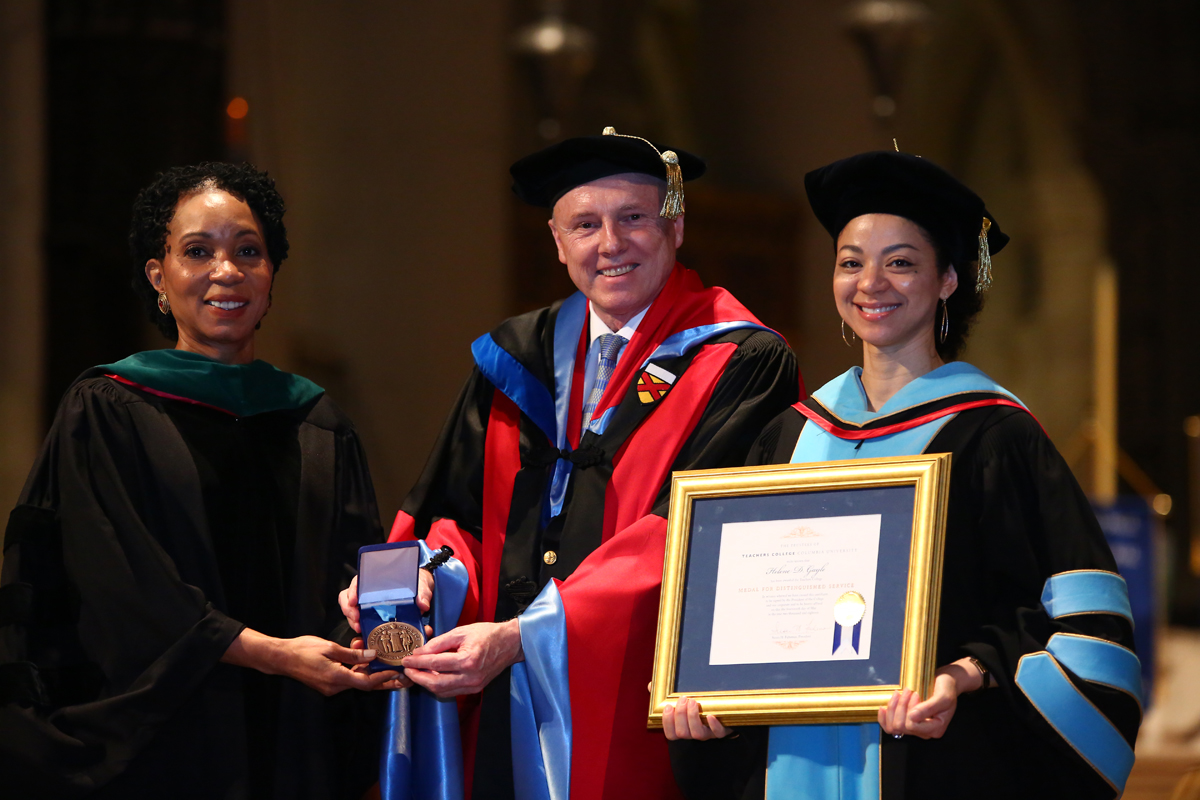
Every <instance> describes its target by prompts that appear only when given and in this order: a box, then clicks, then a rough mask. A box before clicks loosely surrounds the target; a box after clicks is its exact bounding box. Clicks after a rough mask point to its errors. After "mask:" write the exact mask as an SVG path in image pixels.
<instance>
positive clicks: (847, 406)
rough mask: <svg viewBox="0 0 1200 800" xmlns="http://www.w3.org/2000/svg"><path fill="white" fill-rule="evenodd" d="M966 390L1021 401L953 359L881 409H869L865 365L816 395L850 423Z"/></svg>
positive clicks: (834, 381)
mask: <svg viewBox="0 0 1200 800" xmlns="http://www.w3.org/2000/svg"><path fill="white" fill-rule="evenodd" d="M966 392H999V393H1000V394H1004V395H1007V396H1008V397H1010V398H1012V400H1013V401H1014V402H1017V403H1021V401H1020V400H1019V399H1018V398H1017V397H1016V395H1014V394H1013V393H1012V392H1010V391H1008V390H1007V389H1005V388H1004V387H1003V386H1001V385H1000V384H998V383H996V382H995V381H994V380H992V379H991V378H989V377H988V376H987V374H986V373H984V372H983V371H982V370H980V369H978V368H977V367H974V366H972V365H970V364H968V363H966V362H965V361H951V362H950V363H949V364H943V365H942V366H940V367H938V368H937V369H935V370H933V371H931V372H927V373H925V374H924V375H922V376H921V377H919V378H914V379H913V380H911V381H909V382H908V383H907V384H906V385H905V386H904V387H903V388H902V389H900V391H898V392H896V393H895V394H894V395H892V396H891V398H889V399H888V401H887V402H886V403H884V404H883V407H882V408H880V409H879V410H878V411H868V410H867V393H866V391H865V390H864V389H863V386H862V367H851V368H850V369H848V370H846V371H845V372H843V373H842V374H841V375H839V376H838V377H836V378H834V379H833V380H831V381H830V382H829V383H827V384H825V385H824V386H822V387H821V388H820V389H817V390H816V391H815V392H813V397H814V398H816V399H817V400H819V401H821V404H822V405H824V406H825V407H826V408H828V409H829V410H830V411H832V412H833V413H834V414H837V416H839V417H840V418H842V419H844V420H846V421H847V422H849V423H852V424H854V425H865V424H867V423H868V422H871V421H872V420H876V419H878V418H879V417H886V416H888V415H890V414H895V413H897V412H900V411H904V410H906V409H909V408H913V407H915V406H919V405H924V404H925V403H928V402H931V401H933V400H939V399H941V398H943V397H948V396H950V395H955V394H964V393H966ZM1021 405H1024V404H1023V403H1021ZM897 455H914V453H903V454H900V453H898V454H897Z"/></svg>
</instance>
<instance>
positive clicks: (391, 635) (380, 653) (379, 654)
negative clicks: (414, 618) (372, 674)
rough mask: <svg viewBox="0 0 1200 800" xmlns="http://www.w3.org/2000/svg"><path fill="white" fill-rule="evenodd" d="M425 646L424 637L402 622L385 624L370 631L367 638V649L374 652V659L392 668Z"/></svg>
mask: <svg viewBox="0 0 1200 800" xmlns="http://www.w3.org/2000/svg"><path fill="white" fill-rule="evenodd" d="M423 644H425V635H424V634H422V633H421V632H420V631H419V630H417V629H416V628H414V627H413V626H412V625H409V624H407V623H404V622H385V623H383V624H382V625H380V626H378V627H376V628H375V630H373V631H371V635H370V636H368V637H367V649H368V650H374V651H375V657H376V658H378V659H379V660H380V661H382V662H383V663H385V664H391V665H392V666H394V667H398V666H400V662H401V661H403V660H404V659H405V658H407V657H408V656H411V655H412V652H413V650H416V649H417V648H418V647H420V646H421V645H423Z"/></svg>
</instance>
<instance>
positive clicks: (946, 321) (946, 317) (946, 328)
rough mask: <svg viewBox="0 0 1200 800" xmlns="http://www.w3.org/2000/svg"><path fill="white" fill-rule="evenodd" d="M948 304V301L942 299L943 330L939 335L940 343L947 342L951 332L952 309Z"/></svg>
mask: <svg viewBox="0 0 1200 800" xmlns="http://www.w3.org/2000/svg"><path fill="white" fill-rule="evenodd" d="M946 306H947V303H946V301H945V300H942V330H941V333H940V334H939V335H938V344H945V343H946V337H947V336H948V335H949V334H950V310H949V309H948V308H947V307H946Z"/></svg>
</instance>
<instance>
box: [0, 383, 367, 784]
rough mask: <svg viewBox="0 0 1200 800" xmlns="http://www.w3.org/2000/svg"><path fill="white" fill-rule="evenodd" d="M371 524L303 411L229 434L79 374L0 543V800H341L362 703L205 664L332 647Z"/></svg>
mask: <svg viewBox="0 0 1200 800" xmlns="http://www.w3.org/2000/svg"><path fill="white" fill-rule="evenodd" d="M378 520H379V518H378V511H377V509H376V505H375V497H374V490H373V488H372V485H371V480H370V476H369V474H368V471H367V464H366V459H365V456H364V454H363V451H362V448H361V446H360V444H359V441H358V438H357V435H356V434H355V431H354V428H353V426H352V425H351V424H350V422H349V421H348V420H347V419H346V418H345V416H344V415H343V414H342V413H341V412H340V411H339V410H338V409H337V408H336V407H335V406H334V405H333V403H332V402H331V401H329V400H328V399H327V398H325V397H324V396H323V395H322V396H320V397H319V398H318V399H314V400H312V401H310V402H309V403H307V404H306V405H305V406H303V407H301V408H299V409H294V410H281V411H270V412H265V413H262V414H257V415H254V416H251V417H245V418H237V417H234V416H232V415H230V414H226V413H224V412H222V411H218V410H216V409H211V408H206V407H201V406H197V405H193V404H189V403H184V402H180V401H175V400H169V399H163V398H161V397H158V396H155V395H153V394H150V393H147V392H143V391H141V390H139V389H136V388H132V387H129V386H125V385H122V384H120V383H118V382H116V381H114V380H112V379H109V378H105V377H102V376H100V374H99V371H98V370H91V371H89V372H88V373H85V374H84V375H83V376H82V377H81V378H80V379H79V380H78V381H77V382H76V383H75V384H74V385H73V386H72V387H71V389H70V390H68V392H67V394H66V396H65V397H64V399H63V401H62V404H61V406H60V407H59V411H58V415H57V417H56V418H55V421H54V425H53V427H52V429H51V431H50V434H49V436H48V437H47V439H46V442H45V445H44V446H43V448H42V451H41V454H40V455H39V457H38V460H37V463H36V464H35V465H34V467H33V470H32V472H31V473H30V476H29V479H28V482H27V483H26V486H25V489H24V491H23V492H22V494H21V498H20V502H19V504H18V505H17V507H16V508H15V509H14V510H13V512H12V514H11V516H10V519H9V524H8V528H7V532H6V536H5V544H4V551H5V558H4V565H3V569H4V571H3V582H2V586H3V588H2V589H0V702H2V703H3V704H2V705H0V776H3V777H2V778H0V782H2V785H3V793H4V796H5V797H22V798H23V797H30V798H32V797H37V798H50V797H78V796H94V797H122V798H133V797H172V798H206V800H211V799H212V798H243V797H251V796H253V797H256V798H264V797H277V798H329V797H354V798H357V797H359V796H361V794H362V792H363V791H364V790H365V789H366V788H367V787H368V786H369V785H370V784H372V783H373V782H374V781H375V779H376V773H377V765H378V731H379V720H380V718H381V706H380V703H381V698H380V697H376V696H367V695H362V694H360V693H356V692H343V693H342V694H339V695H336V696H334V697H332V698H325V697H323V696H322V695H321V694H320V693H319V692H317V691H315V690H313V689H309V688H308V687H306V686H304V685H302V684H300V683H298V682H296V681H294V680H291V679H287V678H283V677H281V676H266V675H262V674H261V673H258V672H256V671H254V670H249V669H245V668H241V667H235V666H231V665H228V664H222V663H220V659H221V656H222V655H223V654H224V652H225V650H226V648H228V646H229V645H230V643H231V642H232V641H233V640H234V639H235V638H236V637H237V635H238V634H239V633H240V632H241V631H242V629H243V628H244V627H246V626H247V625H248V626H250V627H252V628H254V629H256V630H259V631H261V632H263V633H266V634H269V635H273V636H279V637H294V636H300V635H306V634H311V635H316V636H321V637H324V638H331V639H335V640H338V641H340V642H341V643H343V644H348V642H349V639H350V637H351V635H352V634H351V633H350V631H349V629H348V628H347V627H346V626H345V623H344V621H343V619H342V615H341V613H340V611H339V610H338V607H337V602H336V597H337V593H338V592H339V591H340V590H341V589H343V588H344V587H345V586H347V585H348V584H349V581H350V578H351V576H352V574H353V570H354V565H355V562H356V553H357V549H358V547H359V546H360V545H362V544H370V543H375V542H378V541H380V540H381V539H382V532H381V530H380V526H379V521H378Z"/></svg>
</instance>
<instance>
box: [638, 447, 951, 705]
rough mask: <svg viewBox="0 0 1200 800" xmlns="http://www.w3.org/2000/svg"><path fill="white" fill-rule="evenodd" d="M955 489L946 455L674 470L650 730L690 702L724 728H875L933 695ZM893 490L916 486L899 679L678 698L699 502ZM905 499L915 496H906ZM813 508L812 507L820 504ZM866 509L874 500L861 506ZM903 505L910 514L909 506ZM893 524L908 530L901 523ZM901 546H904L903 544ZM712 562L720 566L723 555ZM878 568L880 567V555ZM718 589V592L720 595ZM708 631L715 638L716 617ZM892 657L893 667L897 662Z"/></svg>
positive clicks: (708, 691) (717, 691)
mask: <svg viewBox="0 0 1200 800" xmlns="http://www.w3.org/2000/svg"><path fill="white" fill-rule="evenodd" d="M949 484H950V454H948V453H943V454H937V455H921V456H901V457H894V458H879V459H863V460H861V461H858V460H855V461H830V462H819V463H809V464H779V465H772V466H764V467H739V468H730V469H711V470H695V471H690V472H676V473H675V474H674V475H673V476H672V481H671V505H670V515H669V521H668V531H667V545H666V557H665V560H664V565H663V581H662V596H661V600H660V604H659V617H658V640H657V644H656V646H655V654H654V676H653V680H652V682H651V685H650V712H649V719H648V723H647V724H648V727H649V728H652V729H653V728H661V727H662V712H663V708H664V706H665V705H666V704H668V703H673V702H675V701H676V700H677V699H678V698H679V697H681V696H683V695H686V696H688V697H691V698H692V699H694V700H697V701H699V702H700V705H701V708H702V710H703V713H705V714H715V715H716V716H717V717H719V718H720V719H721V721H722V723H723V724H725V725H789V724H798V723H842V722H870V721H873V720H875V719H876V713H877V710H878V709H879V708H880V707H882V706H884V705H886V704H887V702H888V700H889V699H890V698H891V696H892V694H893V693H894V692H895V691H896V690H897V689H902V688H907V689H912V690H914V691H916V692H918V693H919V694H920V696H922V697H927V696H928V691H929V689H930V686H931V683H932V680H933V672H934V668H935V664H934V659H935V647H936V643H937V628H938V611H939V602H940V598H941V584H942V554H943V548H944V542H945V531H946V509H947V503H948V494H949ZM893 487H912V493H911V498H912V499H911V506H912V526H911V534H910V537H911V538H910V542H909V546H908V561H907V564H908V568H907V575H905V576H904V580H905V587H903V588H902V587H900V586H899V584H898V583H897V584H895V586H894V588H893V591H894V592H900V591H903V597H904V598H905V603H904V609H903V612H899V611H897V612H894V613H896V614H897V615H899V614H901V613H902V615H903V635H902V637H900V638H901V642H902V644H901V647H900V652H899V680H898V681H896V682H894V683H887V684H864V685H853V686H794V687H787V688H779V687H775V688H741V689H731V688H728V687H725V688H719V687H718V688H711V689H703V687H700V688H701V689H702V690H697V687H695V686H693V687H690V688H689V690H688V691H686V692H677V691H675V687H676V685H677V670H678V667H679V664H678V658H679V653H680V642H681V640H680V631H681V625H682V624H683V618H684V604H685V595H686V588H687V579H688V568H689V560H690V557H691V555H692V553H691V550H690V546H691V539H692V525H693V512H694V509H695V508H696V503H697V501H703V500H709V499H720V498H726V499H729V498H758V497H762V498H767V497H771V496H778V495H792V496H794V495H797V494H798V493H820V492H825V493H828V492H834V493H837V492H842V491H854V490H860V489H888V488H893ZM876 494H878V493H876ZM870 496H875V495H870ZM896 496H900V495H896ZM904 496H905V497H908V495H907V494H904ZM867 497H868V495H867V494H864V493H859V494H857V495H854V496H853V497H851V496H846V497H845V498H843V499H845V500H847V501H849V502H856V501H857V500H858V499H859V498H867ZM784 500H789V498H784ZM808 500H809V501H815V500H816V497H815V496H814V497H811V498H808ZM754 502H758V501H754ZM863 502H867V500H866V499H863ZM905 502H907V500H906V501H905ZM716 507H717V508H720V507H721V506H719V505H718V506H716ZM903 507H904V508H907V505H905V506H903ZM899 516H903V515H902V514H893V517H899ZM896 525H902V521H900V522H897V523H896ZM710 536H711V534H710ZM718 541H719V539H718ZM894 546H895V547H902V546H903V542H899V543H897V544H895V545H894ZM710 549H711V547H710ZM715 558H717V560H719V553H718V554H717V556H715ZM879 561H880V562H882V561H883V555H882V552H881V554H880V556H879ZM885 566H886V565H883V564H882V563H881V564H880V565H879V566H878V573H877V574H878V576H879V578H877V580H893V581H898V580H899V579H900V576H899V575H892V576H887V575H885ZM697 574H698V575H699V574H700V573H697ZM713 591H714V592H715V588H714V590H713ZM703 623H704V620H703V619H701V620H700V621H699V622H698V623H697V625H700V626H702V625H703ZM708 626H709V631H710V633H709V636H710V638H711V629H712V623H711V617H709V621H708ZM699 629H700V628H694V630H699ZM856 646H857V644H856ZM835 647H836V644H835ZM881 657H883V656H881ZM890 657H891V658H892V659H893V663H894V658H895V656H894V654H893V655H892V656H890ZM697 663H699V662H697ZM826 663H827V664H828V663H839V664H845V663H850V662H826ZM751 666H755V665H751ZM800 669H801V670H802V669H803V667H801V668H800ZM745 671H746V670H742V672H745Z"/></svg>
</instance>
